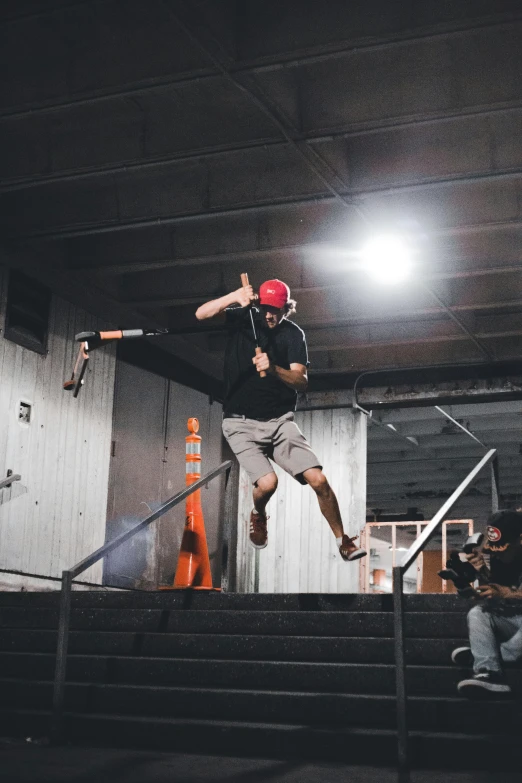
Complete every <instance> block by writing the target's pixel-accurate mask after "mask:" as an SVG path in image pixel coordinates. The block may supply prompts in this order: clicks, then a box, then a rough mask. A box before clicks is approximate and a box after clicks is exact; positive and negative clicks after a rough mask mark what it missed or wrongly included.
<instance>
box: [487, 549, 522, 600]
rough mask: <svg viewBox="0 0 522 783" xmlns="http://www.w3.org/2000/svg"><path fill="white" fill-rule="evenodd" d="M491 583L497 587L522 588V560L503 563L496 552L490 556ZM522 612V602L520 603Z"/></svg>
mask: <svg viewBox="0 0 522 783" xmlns="http://www.w3.org/2000/svg"><path fill="white" fill-rule="evenodd" d="M489 570H490V574H491V579H490V581H491V582H492V583H493V584H496V585H505V586H506V587H522V558H517V560H515V561H514V562H512V563H503V562H502V560H499V558H498V557H495V554H494V552H492V553H491V554H490V556H489ZM520 609H521V611H522V601H521V602H520Z"/></svg>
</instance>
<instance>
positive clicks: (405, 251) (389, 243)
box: [361, 236, 413, 285]
mask: <svg viewBox="0 0 522 783" xmlns="http://www.w3.org/2000/svg"><path fill="white" fill-rule="evenodd" d="M361 261H362V264H363V268H364V270H365V271H366V272H367V273H368V274H369V275H370V277H372V278H373V279H374V280H376V281H377V282H378V283H385V284H387V285H395V284H397V283H401V282H402V281H403V280H406V278H407V277H408V276H409V274H410V272H411V268H412V266H413V263H412V253H411V249H410V248H409V247H408V245H407V244H406V242H405V241H404V240H403V239H401V238H400V237H396V236H382V237H375V238H374V239H370V240H369V241H368V242H367V243H366V244H365V245H364V247H363V248H362V250H361Z"/></svg>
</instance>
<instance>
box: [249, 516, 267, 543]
mask: <svg viewBox="0 0 522 783" xmlns="http://www.w3.org/2000/svg"><path fill="white" fill-rule="evenodd" d="M267 518H268V517H266V516H263V515H262V514H258V512H257V511H256V510H255V508H254V509H252V512H251V514H250V543H251V544H252V546H253V547H255V549H264V548H265V546H266V545H267V544H268V530H267V529H266V520H267Z"/></svg>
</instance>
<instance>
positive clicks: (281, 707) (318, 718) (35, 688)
mask: <svg viewBox="0 0 522 783" xmlns="http://www.w3.org/2000/svg"><path fill="white" fill-rule="evenodd" d="M0 687H1V689H2V696H3V700H4V703H13V704H16V705H17V708H19V709H33V710H34V709H36V710H37V709H44V710H45V709H46V708H49V705H50V704H51V703H52V689H53V683H52V682H41V681H37V682H32V683H28V682H27V681H24V680H16V679H11V680H8V679H2V680H0ZM65 703H66V709H68V710H70V711H74V712H76V713H80V712H81V713H83V712H87V713H91V712H95V713H103V714H107V713H114V712H117V713H119V714H124V715H142V716H146V715H150V716H154V717H165V718H187V719H203V718H204V719H206V720H210V719H212V720H214V719H217V720H220V719H221V720H234V721H255V722H260V721H267V722H273V723H295V722H301V723H306V724H307V725H321V724H322V725H325V724H326V725H327V726H328V725H330V726H331V725H332V724H336V723H338V722H340V723H342V724H343V725H344V726H348V725H350V726H359V727H363V726H366V727H374V728H395V725H396V717H395V715H396V712H395V696H394V695H375V694H368V693H362V694H339V693H331V694H326V693H302V692H295V691H260V690H227V689H222V688H188V687H165V686H162V687H158V686H140V685H93V684H91V683H78V682H71V683H68V684H67V687H66V699H65ZM409 711H410V720H411V722H412V725H414V726H415V727H416V729H418V730H419V729H422V730H432V731H433V730H436V729H437V728H439V727H440V726H441V725H443V726H445V728H446V729H447V730H448V731H458V732H460V731H462V729H463V728H465V729H466V731H467V733H470V734H471V733H483V732H484V716H483V714H482V712H481V711H480V710H477V705H476V703H474V702H470V701H467V700H465V699H461V698H458V697H445V698H441V697H438V696H437V697H434V696H430V697H427V696H422V697H419V696H416V697H413V698H411V699H410V702H409ZM520 717H521V716H520V706H519V704H518V703H517V702H515V701H514V700H504V701H501V700H498V701H491V702H488V721H489V723H490V725H491V727H492V731H493V733H502V734H505V733H512V734H513V735H514V733H515V731H518V726H519V725H520Z"/></svg>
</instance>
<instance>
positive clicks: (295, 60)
mask: <svg viewBox="0 0 522 783" xmlns="http://www.w3.org/2000/svg"><path fill="white" fill-rule="evenodd" d="M91 2H92V0H91ZM55 10H58V9H55ZM38 15H41V14H38ZM29 16H30V15H29ZM15 19H16V17H15ZM519 19H520V14H517V13H510V14H499V15H496V16H490V17H486V18H485V19H482V20H478V21H477V22H476V23H475V24H470V22H469V20H466V21H461V22H457V23H453V24H450V25H447V27H446V29H444V27H443V29H441V25H437V27H436V29H433V28H430V27H425V28H420V29H419V28H417V29H416V30H415V28H414V29H412V30H409V31H407V32H404V33H402V34H399V35H397V34H394V35H392V36H381V37H379V38H378V39H377V40H371V41H369V40H368V38H367V37H366V38H362V39H352V40H344V41H342V42H340V43H337V44H322V45H316V46H314V47H311V48H307V49H304V50H300V51H299V52H298V53H297V54H294V53H293V52H289V53H287V54H286V55H283V56H282V55H281V54H279V55H273V56H271V57H263V58H260V59H259V60H258V61H256V60H250V61H243V62H241V61H238V62H234V63H233V64H232V66H231V71H232V72H233V73H237V74H241V73H244V74H248V73H253V74H255V73H262V72H265V71H273V70H277V69H285V70H286V69H288V68H290V67H300V66H302V65H305V64H313V63H316V62H322V61H324V60H332V59H338V58H339V57H345V56H353V53H354V51H357V52H362V51H371V50H376V51H380V50H383V49H385V48H393V47H397V46H404V45H405V44H409V43H412V42H415V41H417V40H423V41H427V40H433V39H450V38H455V37H462V36H463V35H465V34H466V33H473V31H475V30H483V29H486V28H490V29H495V28H496V29H503V28H506V29H509V28H511V27H512V25H513V22H517V21H518V20H519ZM7 21H12V20H7ZM219 75H220V70H219V69H218V68H217V67H215V66H214V67H207V68H199V69H194V70H191V71H184V72H181V73H177V74H168V75H167V76H157V77H152V78H148V79H143V80H139V81H136V82H130V83H127V84H126V85H125V86H124V87H119V88H117V89H114V88H112V87H107V88H101V89H97V90H89V91H84V92H82V93H80V94H78V95H75V96H74V97H72V98H71V97H68V98H67V99H65V100H58V101H57V100H56V99H48V100H43V101H39V102H36V101H34V102H32V103H31V104H29V105H22V106H16V107H10V108H8V109H7V110H4V111H2V112H0V121H2V120H3V119H9V118H20V117H25V116H30V115H32V116H34V115H37V114H44V113H48V112H59V111H62V110H63V109H67V108H69V107H71V106H85V105H88V104H91V103H97V102H98V101H103V100H108V99H109V100H110V99H111V98H121V97H127V96H132V95H136V94H139V93H147V92H149V91H150V90H154V89H157V88H161V87H168V86H170V85H176V86H179V85H182V84H189V83H193V82H195V83H197V82H201V81H207V80H209V79H212V78H215V77H216V76H219Z"/></svg>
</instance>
